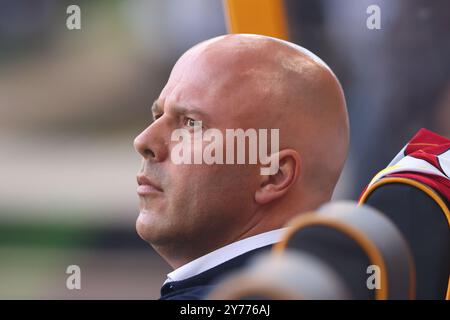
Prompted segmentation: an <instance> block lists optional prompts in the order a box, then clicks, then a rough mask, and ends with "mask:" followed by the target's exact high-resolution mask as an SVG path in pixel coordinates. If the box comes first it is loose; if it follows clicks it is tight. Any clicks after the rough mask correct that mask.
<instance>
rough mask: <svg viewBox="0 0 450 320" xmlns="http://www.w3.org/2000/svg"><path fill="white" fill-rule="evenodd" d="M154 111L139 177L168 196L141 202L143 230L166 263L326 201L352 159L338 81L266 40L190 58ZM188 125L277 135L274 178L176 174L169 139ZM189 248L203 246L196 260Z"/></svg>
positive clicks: (239, 168)
mask: <svg viewBox="0 0 450 320" xmlns="http://www.w3.org/2000/svg"><path fill="white" fill-rule="evenodd" d="M154 111H155V113H156V114H155V116H156V118H157V120H156V121H155V122H153V123H152V124H151V125H150V126H149V127H148V128H147V129H146V130H144V131H143V132H142V133H141V134H140V135H139V136H138V137H137V138H136V140H135V146H136V149H137V150H138V151H139V152H140V153H141V154H142V155H143V157H144V161H143V167H142V170H141V174H143V175H146V176H149V177H151V178H153V179H154V180H157V183H156V184H158V185H160V187H161V189H162V192H160V193H153V194H148V195H141V197H140V200H141V214H140V216H139V218H138V222H137V228H138V232H139V234H140V235H141V236H142V237H143V238H144V239H146V240H147V241H149V242H150V243H151V244H152V245H153V246H154V247H156V249H157V250H158V249H159V251H160V253H163V256H164V255H165V256H166V257H167V256H177V255H178V256H179V257H180V258H179V259H180V261H181V260H183V259H187V257H191V258H192V257H194V256H196V255H198V254H199V253H200V252H203V253H204V252H205V251H206V252H208V251H210V250H212V249H214V248H216V247H219V246H222V245H224V244H226V243H230V242H232V241H235V240H236V239H239V238H242V237H246V236H249V235H252V234H255V233H259V232H262V231H266V230H270V229H273V228H276V227H279V226H281V225H283V224H284V223H286V221H287V220H288V219H289V218H291V217H292V216H293V215H294V214H296V213H298V212H300V211H304V210H310V209H313V208H314V207H316V206H318V205H320V204H321V203H322V202H325V201H327V200H329V199H330V197H331V194H332V191H333V188H334V186H335V184H336V182H337V180H338V177H339V175H340V172H341V170H342V167H343V165H344V162H345V159H346V156H347V150H348V139H349V133H348V130H349V129H348V118H347V112H346V105H345V99H344V95H343V92H342V89H341V86H340V84H339V82H338V80H337V78H336V76H335V75H334V74H333V72H332V71H331V69H330V68H329V67H328V66H327V65H326V64H325V63H324V62H323V61H322V60H320V59H319V58H318V57H317V56H315V55H314V54H312V53H310V52H309V51H307V50H306V49H303V48H301V47H299V46H297V45H294V44H292V43H289V42H286V41H282V40H278V39H274V38H270V37H265V36H257V35H226V36H221V37H217V38H214V39H211V40H208V41H205V42H202V43H200V44H198V45H196V46H195V47H193V48H191V49H190V50H188V51H187V52H186V53H185V54H184V55H183V56H182V57H181V58H180V59H179V60H178V62H177V63H176V65H175V66H174V68H173V70H172V73H171V75H170V78H169V81H168V82H167V84H166V86H165V87H164V89H163V91H162V92H161V94H160V96H159V98H158V99H157V100H156V102H155V108H154ZM186 119H191V120H193V121H194V120H201V121H202V124H203V126H204V127H205V129H207V128H216V129H219V130H221V131H223V132H225V130H227V129H236V128H242V129H244V130H246V129H273V128H276V129H279V152H278V153H277V155H279V168H278V172H277V173H276V174H274V175H271V176H261V175H260V174H259V172H260V171H259V167H260V166H261V164H258V165H220V164H214V165H190V166H188V165H174V164H173V163H172V162H171V159H170V152H171V150H172V149H173V147H174V143H173V142H172V141H170V136H171V132H172V131H173V130H175V129H178V128H179V127H180V126H183V125H184V124H186ZM187 121H188V122H189V121H190V120H187ZM189 123H190V122H189ZM272 151H273V152H276V150H275V151H274V150H272ZM161 212H163V213H161ZM216 223H217V224H216ZM212 239H215V240H212ZM184 240H185V241H191V244H192V242H194V243H196V244H197V247H196V249H195V250H194V251H195V252H191V251H190V250H188V249H187V248H182V249H181V248H180V247H182V246H181V245H180V241H181V242H182V241H184ZM205 241H206V242H205ZM205 246H206V247H205ZM169 248H170V249H169ZM167 252H171V253H167ZM175 252H176V253H175ZM181 252H183V253H181ZM183 257H184V258H183ZM168 260H171V261H175V260H176V259H174V258H170V259H168ZM173 264H175V265H176V262H173Z"/></svg>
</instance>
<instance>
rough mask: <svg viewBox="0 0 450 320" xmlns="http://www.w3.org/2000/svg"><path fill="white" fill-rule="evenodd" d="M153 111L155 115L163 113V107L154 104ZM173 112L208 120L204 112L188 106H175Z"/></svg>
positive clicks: (156, 103)
mask: <svg viewBox="0 0 450 320" xmlns="http://www.w3.org/2000/svg"><path fill="white" fill-rule="evenodd" d="M151 109H152V113H153V114H158V113H162V108H161V105H160V104H159V103H158V102H157V101H155V102H153V104H152V107H151ZM171 111H172V112H174V113H177V114H193V115H198V116H201V117H204V118H207V115H206V114H205V113H204V112H203V111H201V110H199V109H197V108H195V107H193V106H188V105H181V104H175V105H173V106H172V108H171Z"/></svg>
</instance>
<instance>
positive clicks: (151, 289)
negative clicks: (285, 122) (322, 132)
mask: <svg viewBox="0 0 450 320" xmlns="http://www.w3.org/2000/svg"><path fill="white" fill-rule="evenodd" d="M241 1H246V0H241ZM71 4H77V5H79V6H80V8H81V30H68V29H67V27H66V19H67V17H68V16H69V15H68V14H67V13H66V9H67V7H68V6H69V5H71ZM373 4H375V5H378V6H379V7H380V10H381V29H380V30H369V29H368V28H367V26H366V20H367V18H368V16H369V14H367V13H366V9H367V7H368V6H369V5H373ZM284 6H285V12H286V16H287V24H288V33H289V39H290V40H291V41H292V42H295V43H297V44H300V45H302V46H304V47H306V48H308V49H309V50H311V51H312V52H314V53H316V54H317V55H319V56H320V57H321V58H322V59H323V60H324V61H326V62H327V63H328V64H329V65H330V67H331V68H332V69H333V70H334V71H335V73H336V74H337V76H338V78H339V79H340V80H341V83H342V85H343V88H344V91H345V94H346V98H347V104H348V110H349V115H350V125H351V149H350V155H349V159H348V161H347V164H346V167H345V170H344V173H343V175H342V177H341V179H340V181H339V184H338V187H337V188H336V191H335V195H334V198H335V199H357V198H358V196H359V194H360V192H361V191H362V189H363V187H364V186H365V185H366V184H367V183H368V181H369V180H370V178H371V177H372V176H373V175H374V174H375V173H376V172H378V171H379V170H381V169H382V168H384V167H385V166H386V165H387V164H388V163H389V162H390V160H391V159H392V158H393V157H394V156H395V155H396V153H397V152H398V151H399V150H400V149H401V148H402V147H403V146H404V145H405V144H406V142H407V141H408V140H409V139H410V138H411V137H412V136H413V135H414V134H415V132H416V131H417V130H418V129H420V128H422V127H426V128H428V129H430V130H433V131H435V132H436V133H439V134H441V135H444V136H446V137H450V58H449V57H450V38H449V32H450V1H448V0H434V1H426V0H396V1H392V0H285V1H284ZM225 21H226V20H225V11H224V5H223V3H222V1H221V0H166V1H160V0H132V1H111V0H110V1H106V0H103V1H102V0H96V1H87V0H86V1H56V0H40V1H31V0H29V1H24V0H0V298H2V299H15V298H20V299H36V298H37V299H79V298H86V299H102V298H104V299H155V298H158V297H159V289H160V287H161V285H162V283H163V282H164V280H165V275H166V273H168V272H170V271H171V270H170V268H169V266H168V265H167V264H166V263H165V262H164V261H163V260H162V259H161V258H160V257H159V256H158V255H157V254H156V253H155V252H154V251H153V249H152V248H151V247H150V246H149V245H147V244H146V243H145V242H144V241H142V240H141V239H140V238H139V237H138V236H137V234H136V232H135V227H134V225H135V220H136V217H137V213H138V198H137V195H136V180H135V176H136V173H137V171H138V169H139V165H140V158H139V155H138V154H137V153H136V152H135V151H134V149H133V145H132V142H133V139H134V137H135V136H136V135H137V134H138V133H139V132H140V131H141V130H142V129H144V128H145V127H146V126H148V125H149V121H150V112H149V108H150V105H151V103H152V102H153V100H154V99H155V98H156V97H157V96H158V94H159V92H160V90H161V89H162V88H163V86H164V84H165V82H166V80H167V78H168V75H169V73H170V70H171V68H172V66H173V64H174V63H175V61H176V60H177V58H178V57H179V56H180V55H181V54H182V53H183V52H184V51H186V50H187V49H188V48H190V47H191V46H193V45H194V44H196V43H198V42H200V41H202V40H205V39H208V38H211V37H214V36H217V35H221V34H224V33H226V32H227V28H226V22H225ZM69 265H78V266H80V268H81V276H82V278H81V279H82V280H81V286H82V288H81V290H68V289H67V288H66V279H67V277H68V275H67V274H66V268H67V267H68V266H69Z"/></svg>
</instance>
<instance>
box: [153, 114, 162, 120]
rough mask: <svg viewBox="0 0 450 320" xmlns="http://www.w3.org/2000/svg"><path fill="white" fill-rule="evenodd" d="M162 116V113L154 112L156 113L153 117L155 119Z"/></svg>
mask: <svg viewBox="0 0 450 320" xmlns="http://www.w3.org/2000/svg"><path fill="white" fill-rule="evenodd" d="M161 116H162V114H161V113H159V114H154V115H153V119H154V120H158V119H159V118H161Z"/></svg>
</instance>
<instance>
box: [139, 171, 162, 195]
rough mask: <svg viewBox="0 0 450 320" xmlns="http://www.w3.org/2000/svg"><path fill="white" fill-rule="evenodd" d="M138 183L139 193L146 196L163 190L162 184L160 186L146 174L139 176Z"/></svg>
mask: <svg viewBox="0 0 450 320" xmlns="http://www.w3.org/2000/svg"><path fill="white" fill-rule="evenodd" d="M137 183H138V187H137V193H138V195H140V196H145V195H148V194H150V193H155V192H162V191H163V190H162V188H161V187H160V186H158V185H157V184H155V183H154V182H153V181H151V180H150V179H149V178H147V177H146V176H143V175H140V176H137Z"/></svg>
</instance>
